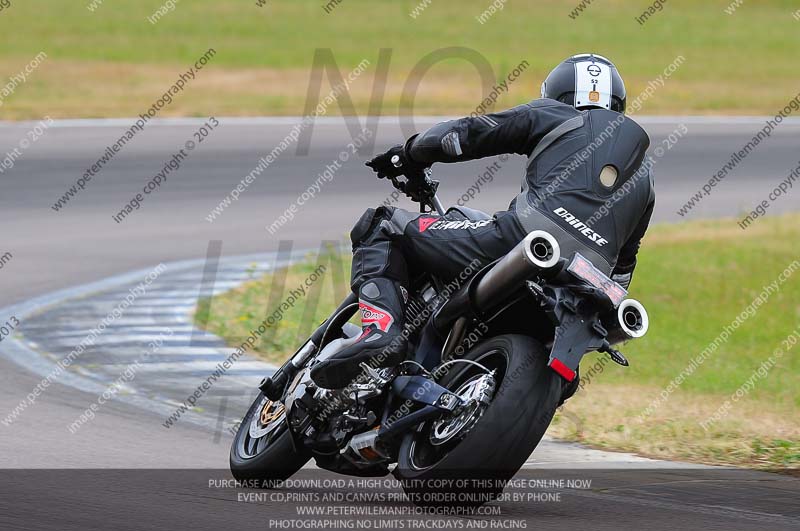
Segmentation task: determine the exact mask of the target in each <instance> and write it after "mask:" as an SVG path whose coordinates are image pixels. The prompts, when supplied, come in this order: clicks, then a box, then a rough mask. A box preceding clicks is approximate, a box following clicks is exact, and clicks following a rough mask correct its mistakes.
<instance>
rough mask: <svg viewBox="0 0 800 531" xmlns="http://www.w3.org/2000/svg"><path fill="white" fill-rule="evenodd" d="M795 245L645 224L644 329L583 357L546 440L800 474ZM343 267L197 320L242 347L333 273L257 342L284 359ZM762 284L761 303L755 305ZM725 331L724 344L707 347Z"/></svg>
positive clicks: (221, 303)
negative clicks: (618, 353)
mask: <svg viewBox="0 0 800 531" xmlns="http://www.w3.org/2000/svg"><path fill="white" fill-rule="evenodd" d="M798 241H800V215H798V214H790V215H784V216H779V217H772V218H764V219H760V220H758V222H757V223H756V224H754V225H753V226H751V227H750V228H748V229H747V230H744V231H743V230H741V229H739V228H738V226H737V225H736V222H735V221H734V220H716V221H703V222H691V223H684V224H678V225H662V226H656V227H653V228H652V229H651V230H650V232H649V233H648V236H647V238H646V241H645V242H644V244H643V250H642V253H641V257H640V264H639V267H638V268H637V272H636V278H635V281H634V289H633V291H632V293H631V296H633V297H635V298H637V299H639V300H641V301H642V302H644V304H645V305H646V307H647V308H648V312H649V314H650V318H651V323H652V324H651V329H650V332H649V333H648V335H647V336H646V337H645V338H643V339H642V340H639V341H636V342H632V343H629V344H627V345H624V347H623V348H622V350H623V351H624V352H625V353H626V354H627V356H628V358H629V359H630V360H631V366H630V367H628V368H622V367H619V366H616V365H615V364H613V363H611V362H608V361H607V358H606V357H604V356H601V355H589V356H588V357H587V358H586V359H585V360H584V363H583V364H582V366H581V370H582V374H583V388H582V389H581V390H579V392H578V393H577V394H576V396H575V397H573V398H572V399H571V400H570V401H569V402H567V404H566V405H565V406H564V407H563V408H562V410H561V411H560V412H559V414H558V415H557V417H556V420H555V422H554V424H553V426H552V428H551V433H552V434H553V435H555V436H558V437H562V438H566V439H570V440H575V441H580V442H583V443H585V444H589V445H592V446H596V447H600V448H606V449H616V450H625V451H632V452H636V453H639V454H642V455H647V456H652V457H659V458H671V459H681V460H687V461H694V462H702V463H711V464H735V465H739V466H747V467H754V468H782V469H787V468H791V469H798V468H800V423H798V417H797V411H798V408H800V393H799V392H798V390H800V361H799V360H800V357H798V355H797V353H798V352H799V351H800V344H798V345H795V344H794V340H792V339H791V338H792V337H795V338H800V336H799V335H797V334H798V332H800V262H798V261H797V260H798V256H797V242H798ZM348 261H349V258H348V257H341V256H337V255H335V254H331V255H324V254H323V255H322V257H321V258H317V257H312V258H311V259H310V261H309V262H307V263H303V264H298V265H297V266H293V267H292V268H290V269H289V270H283V271H279V272H276V273H275V274H272V275H268V276H266V277H264V278H260V279H254V280H253V281H252V282H250V283H248V284H245V285H243V286H241V287H240V288H237V289H235V290H233V291H231V292H228V293H226V294H223V295H220V296H218V297H216V298H215V299H214V300H213V302H212V303H210V302H209V301H203V302H202V303H201V305H200V307H199V311H198V314H197V315H198V318H199V320H200V321H204V320H207V321H206V322H207V323H208V324H207V328H208V329H209V330H210V331H212V332H214V333H216V334H218V335H221V336H222V337H224V338H226V339H227V340H228V341H229V342H230V343H231V344H232V345H235V344H238V343H240V342H241V340H242V338H244V337H246V336H247V334H248V333H249V330H251V329H253V328H254V327H257V326H258V324H259V323H260V322H261V321H262V320H263V319H264V316H265V315H269V314H270V313H271V312H274V308H275V303H274V302H271V301H281V300H283V299H284V298H285V297H287V296H288V294H289V290H290V289H292V288H294V289H298V288H297V286H299V285H301V284H303V283H304V282H305V281H306V279H307V278H308V276H309V274H310V273H311V272H312V271H314V270H315V269H316V268H317V267H318V264H320V263H326V264H329V265H328V266H327V269H326V272H325V274H324V275H323V278H322V279H321V280H320V281H319V282H316V283H315V284H314V285H313V286H311V288H310V289H309V290H308V294H307V295H306V296H305V297H306V299H305V303H304V304H299V305H296V306H295V307H294V308H291V309H289V310H288V311H286V312H285V314H284V316H283V318H282V320H281V321H280V322H279V323H278V324H277V325H276V327H275V330H274V333H273V334H272V335H269V336H267V338H266V339H264V341H263V342H262V343H260V344H259V345H257V349H258V351H259V352H261V353H262V355H263V356H264V357H265V358H266V359H269V360H270V361H273V362H276V363H277V362H281V361H283V360H284V359H285V358H286V357H287V356H288V355H290V354H291V353H292V352H293V351H294V348H296V347H297V344H298V342H299V341H300V340H302V339H304V337H305V336H306V335H307V333H308V332H309V331H310V329H311V328H312V327H313V325H314V323H317V322H319V321H321V320H322V319H324V318H325V317H327V315H328V313H329V312H330V310H331V308H333V306H334V305H335V304H336V303H337V302H338V300H339V299H340V298H341V297H343V295H344V293H345V292H346V289H347V288H346V285H347V280H346V279H347V276H348V275H347V271H348V269H349V268H348ZM792 264H794V266H793V265H792ZM787 268H788V269H787ZM792 268H795V269H796V270H791V269H792ZM790 270H791V271H790ZM787 272H788V274H787ZM781 274H783V277H782V278H783V280H782V281H780V282H779V283H777V284H776V282H778V278H779V276H781ZM281 285H283V286H285V287H284V288H283V289H280V288H279V287H280V286H281ZM770 285H772V286H774V289H772V290H771V291H770V294H769V297H768V300H766V301H764V302H763V304H762V305H760V306H759V307H754V306H753V301H754V300H756V299H757V298H760V294H761V293H762V292H763V290H764V287H765V286H770ZM276 286H278V287H276ZM209 305H211V306H209ZM265 308H267V309H268V310H266V311H265ZM748 308H749V309H748ZM211 310H213V311H211ZM737 319H738V324H736V325H735V328H734V326H733V325H732V324H733V323H734V322H737ZM726 327H728V329H729V330H730V333H729V337H727V338H726V340H725V341H717V348H715V349H713V351H709V350H708V347H709V345H711V344H713V343H714V342H715V340H717V339H718V338H720V337H721V333H722V332H723V330H725V328H726ZM793 334H794V335H793ZM237 341H238V343H237ZM776 349H781V352H782V354H781V355H780V356H776ZM704 351H706V355H704V356H702V357H700V355H701V353H702V352H704ZM698 359H702V361H701V362H699V363H698V362H697V360H698ZM770 359H772V360H773V361H774V363H769V360H770ZM692 360H695V361H694V362H692ZM689 367H691V371H688V370H687V368H689ZM682 374H683V375H684V376H683V377H680V376H681V375H682ZM662 393H663V396H664V399H661V398H660V397H662ZM654 400H656V401H657V402H654ZM726 402H727V404H728V406H727V407H726V406H725V404H726ZM648 408H649V409H648Z"/></svg>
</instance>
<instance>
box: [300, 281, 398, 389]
mask: <svg viewBox="0 0 800 531" xmlns="http://www.w3.org/2000/svg"><path fill="white" fill-rule="evenodd" d="M406 298H407V292H406V291H405V289H404V288H402V287H401V286H400V284H399V283H398V282H395V281H393V280H390V279H388V278H376V279H371V280H368V281H367V282H365V283H364V284H363V285H362V286H361V288H360V289H359V307H360V309H361V328H362V333H361V336H359V338H358V340H357V341H356V342H355V343H353V344H352V345H350V346H348V347H345V348H344V349H342V350H340V351H339V352H337V353H336V354H334V355H333V356H331V357H330V358H328V359H327V360H325V361H322V362H320V363H318V364H317V365H315V366H314V368H312V369H311V379H312V380H314V382H315V383H316V384H317V385H319V386H320V387H325V388H327V389H341V388H343V387H345V386H346V385H347V384H349V383H350V382H352V381H353V380H354V379H355V378H356V377H357V376H358V375H359V374H360V373H361V372H362V367H361V364H362V363H366V364H367V365H369V366H370V367H372V368H380V367H391V366H394V365H397V364H398V363H400V362H401V361H403V359H404V358H405V355H406V349H407V347H408V338H407V337H406V335H405V334H404V333H403V322H404V317H405V306H406V302H407V301H406Z"/></svg>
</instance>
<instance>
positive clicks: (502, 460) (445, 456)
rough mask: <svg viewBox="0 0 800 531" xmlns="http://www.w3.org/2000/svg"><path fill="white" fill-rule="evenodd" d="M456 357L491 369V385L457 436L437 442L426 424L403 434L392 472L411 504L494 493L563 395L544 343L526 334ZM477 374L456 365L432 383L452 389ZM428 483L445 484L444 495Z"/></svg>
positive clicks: (472, 501)
mask: <svg viewBox="0 0 800 531" xmlns="http://www.w3.org/2000/svg"><path fill="white" fill-rule="evenodd" d="M461 359H468V360H472V361H475V362H477V363H480V364H482V365H484V366H486V367H487V368H489V369H492V370H494V371H495V373H496V374H495V379H496V386H495V391H494V393H493V396H492V398H491V402H490V403H489V404H488V406H487V407H485V409H483V411H482V412H481V413H480V416H479V418H478V419H477V421H475V422H474V424H473V425H472V426H471V427H470V428H469V430H468V431H467V432H466V433H464V434H462V435H461V436H460V438H459V439H458V440H452V441H449V442H448V443H447V444H446V445H443V444H442V443H440V442H439V441H440V439H436V436H437V431H436V429H435V428H434V423H432V422H428V423H425V424H423V425H421V426H419V427H418V429H416V430H415V431H414V432H412V433H410V434H408V435H407V436H406V437H405V439H404V440H403V443H402V445H401V447H400V453H399V457H398V465H397V467H396V468H395V470H394V475H395V476H396V477H397V478H398V479H399V480H400V481H401V483H402V485H403V490H404V491H405V493H406V495H407V496H408V497H409V499H410V500H411V501H412V502H413V503H415V504H417V505H480V504H483V503H486V502H488V501H491V500H493V499H495V498H496V497H497V496H498V495H499V494H500V493H501V492H502V491H503V486H504V484H505V482H506V481H507V480H509V479H511V478H512V477H513V476H514V474H516V473H517V471H518V470H519V469H520V468H521V467H522V465H523V464H525V461H526V460H527V459H528V457H529V456H530V455H531V453H532V452H533V450H534V448H536V446H537V445H538V444H539V441H540V440H541V439H542V436H543V435H544V433H545V431H546V430H547V428H548V426H549V425H550V421H551V420H552V419H553V415H554V413H555V410H556V408H557V407H558V405H559V402H560V400H561V398H562V392H563V387H564V383H565V382H564V380H563V379H562V378H561V377H560V376H558V375H557V374H556V373H554V372H553V371H552V370H551V369H550V368H548V367H547V359H548V356H547V353H546V352H545V349H544V347H543V346H542V345H541V344H540V343H539V342H537V341H535V340H534V339H532V338H530V337H527V336H522V335H502V336H497V337H494V338H492V339H490V340H488V341H486V342H484V343H482V344H480V345H478V346H477V347H475V348H474V349H473V350H472V351H470V352H469V353H467V354H466V355H465V356H464V357H463V358H461ZM481 373H484V371H483V370H482V369H480V368H478V367H476V366H474V365H472V364H466V363H457V364H454V365H453V366H452V367H451V370H450V371H449V372H448V374H446V375H445V376H444V377H442V378H441V379H440V381H439V383H440V384H441V385H443V386H444V387H446V388H448V389H450V390H451V391H454V392H455V391H456V390H457V389H459V387H462V388H463V386H464V385H465V384H466V385H468V383H469V381H470V380H471V379H473V380H474V378H475V377H476V375H479V374H481ZM433 485H436V487H437V488H438V489H441V488H442V485H446V486H447V489H446V490H447V492H445V493H444V494H446V496H441V495H440V492H441V491H438V492H436V491H434V489H433V488H431V487H432V486H433Z"/></svg>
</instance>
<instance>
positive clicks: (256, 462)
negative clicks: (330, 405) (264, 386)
mask: <svg viewBox="0 0 800 531" xmlns="http://www.w3.org/2000/svg"><path fill="white" fill-rule="evenodd" d="M309 458H310V455H309V454H308V452H306V451H305V450H304V449H302V448H295V444H294V440H293V438H292V434H291V433H290V432H289V425H288V422H287V420H286V409H285V408H284V405H283V403H281V402H273V401H272V400H270V399H268V398H267V397H265V396H264V395H263V394H262V393H259V395H258V398H256V400H255V402H253V404H252V405H251V406H250V409H249V410H248V411H247V414H245V416H244V418H243V419H242V424H241V425H240V426H239V430H238V431H237V433H236V437H234V439H233V444H232V445H231V455H230V466H231V473H232V474H233V477H235V478H236V479H238V480H263V481H279V480H284V479H288V478H289V477H291V476H292V475H293V474H294V473H295V472H297V471H298V470H300V469H301V468H302V467H303V465H304V464H306V462H308V460H309Z"/></svg>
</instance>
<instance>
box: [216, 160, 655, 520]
mask: <svg viewBox="0 0 800 531" xmlns="http://www.w3.org/2000/svg"><path fill="white" fill-rule="evenodd" d="M394 162H395V164H396V165H398V166H399V161H394ZM402 177H404V179H401V178H400V177H395V178H392V179H391V181H392V184H393V185H394V187H395V188H397V189H398V190H399V191H401V192H403V193H405V194H406V195H408V196H409V197H411V198H412V200H414V201H417V202H419V205H420V212H434V211H435V212H437V213H438V214H439V215H443V214H444V209H443V207H442V205H441V202H440V201H439V199H438V197H437V194H436V192H437V189H438V186H439V182H438V181H434V180H432V179H431V173H430V169H426V170H423V171H415V172H411V171H408V172H406V174H405V175H403V176H402ZM462 212H463V211H462ZM467 215H468V216H470V219H473V218H474V217H475V216H476V215H479V214H478V213H476V211H467ZM481 219H485V218H481ZM475 269H476V271H475V272H474V274H471V275H468V278H466V279H463V282H460V283H456V284H454V282H453V281H452V280H450V282H449V283H448V282H446V281H445V279H441V278H438V277H437V276H436V273H435V272H428V273H425V274H424V275H422V276H420V277H419V278H415V279H413V280H412V282H411V284H410V287H411V289H410V290H409V291H410V293H409V302H408V306H407V310H406V319H405V321H406V328H405V329H404V330H403V333H404V334H405V335H406V337H408V345H409V351H408V356H407V357H406V359H405V361H402V362H401V363H400V364H398V365H397V366H395V367H390V368H379V369H376V368H373V367H371V366H369V365H367V364H362V369H363V371H362V374H361V375H360V376H359V377H358V378H356V380H355V381H354V382H353V383H352V384H350V385H349V386H347V387H346V388H344V389H341V390H329V389H324V388H319V387H317V386H316V385H315V384H314V382H313V381H312V380H311V378H310V376H309V373H310V370H311V368H312V367H313V366H314V364H316V363H318V362H320V361H322V360H325V359H327V358H329V357H330V356H332V355H333V354H335V353H336V352H338V351H339V350H340V349H342V348H344V347H346V346H348V345H350V344H352V343H354V342H355V341H356V340H357V338H358V336H359V335H360V333H361V329H360V327H358V326H356V325H354V324H352V323H350V322H349V320H350V319H351V318H352V317H353V316H354V315H355V313H356V312H357V310H358V300H357V298H356V296H355V295H354V294H352V293H351V294H350V295H349V296H348V297H347V298H345V300H344V301H342V303H341V304H340V305H339V306H338V308H336V310H335V311H334V312H333V313H332V314H331V315H330V317H329V318H328V319H326V320H325V321H324V322H323V323H322V324H321V325H320V326H319V327H318V328H317V329H316V330H315V331H314V332H313V334H312V335H311V336H310V337H309V338H308V340H307V341H306V342H305V343H304V344H303V345H302V346H301V347H300V348H299V349H298V350H297V352H296V353H295V354H294V355H293V356H292V357H291V358H290V359H289V360H288V361H286V363H285V364H284V365H283V366H282V367H281V368H280V369H278V370H277V371H276V372H275V373H274V374H273V375H272V376H271V377H269V378H265V379H264V380H262V382H261V384H260V385H259V387H260V393H259V395H258V397H257V398H256V400H255V401H254V402H253V404H252V405H251V406H250V408H249V410H248V411H247V413H246V414H245V416H244V418H243V419H242V422H241V424H240V427H239V429H238V432H237V434H236V436H235V438H234V441H233V443H232V446H231V452H230V468H231V472H232V474H233V476H234V477H235V478H236V479H238V480H247V481H253V480H257V481H262V482H267V483H269V484H270V485H273V484H275V482H280V481H282V480H285V479H288V478H289V477H291V476H292V475H293V474H295V473H296V472H297V471H298V470H300V469H301V468H302V467H303V466H304V465H305V464H306V463H307V462H308V461H309V460H310V459H312V458H313V459H314V460H315V461H316V465H317V466H318V467H320V468H322V469H326V470H330V471H333V472H337V473H340V474H346V475H353V476H383V475H387V474H389V473H390V472H391V473H393V474H394V476H395V477H396V478H397V479H398V480H399V482H400V484H401V485H402V487H403V490H404V491H405V493H406V495H407V496H408V497H409V499H410V500H411V501H412V502H414V503H416V504H419V505H438V504H442V503H443V502H442V500H443V499H446V500H450V501H452V500H459V501H460V502H461V503H464V504H467V505H479V504H481V503H485V502H487V501H490V500H492V499H495V498H496V497H497V496H498V495H499V494H500V493H501V492H502V490H503V487H504V485H505V483H506V482H507V481H508V480H509V479H511V478H512V477H513V476H514V474H516V473H517V471H518V470H519V469H520V468H521V467H522V466H523V464H524V463H525V461H526V460H527V459H528V457H529V456H530V455H531V453H532V452H533V450H534V449H535V448H536V446H537V445H538V444H539V441H540V440H541V438H542V436H543V435H544V433H545V431H546V430H547V428H548V426H549V425H550V422H551V420H552V418H553V415H554V414H555V411H556V409H557V408H558V407H559V406H560V405H561V404H562V403H563V402H564V400H566V399H567V398H569V397H570V396H571V395H572V394H573V393H574V392H575V390H576V388H577V384H578V381H579V377H578V365H579V363H580V361H581V359H582V358H583V356H584V355H586V354H587V353H589V352H592V351H599V352H603V353H606V354H608V355H609V356H611V358H612V359H613V360H614V361H615V362H617V363H618V364H620V365H622V366H627V365H628V360H627V359H626V358H625V356H624V355H623V354H622V353H621V352H619V351H618V350H617V349H616V348H614V346H615V345H617V344H619V343H621V342H623V341H627V340H629V339H635V338H639V337H642V336H644V335H645V333H646V332H647V329H648V326H649V320H648V316H647V312H646V310H645V308H644V307H643V306H642V304H640V303H639V302H638V301H636V300H634V299H629V298H626V297H627V292H626V290H625V289H624V288H623V287H622V286H620V285H619V284H617V283H615V282H614V281H612V280H611V279H610V278H608V276H606V275H605V274H604V273H603V272H601V271H600V270H598V269H597V268H596V267H595V266H594V265H593V264H592V263H591V262H590V261H589V260H587V259H586V258H584V257H583V256H582V255H581V254H580V253H574V254H573V255H572V256H568V257H567V256H561V251H560V248H559V244H558V241H557V240H556V239H555V238H554V237H553V236H552V235H550V234H549V233H547V232H545V231H533V232H531V233H529V234H528V235H527V236H526V237H525V238H524V239H523V240H522V241H521V242H519V244H518V245H516V246H515V247H514V248H513V249H512V250H511V251H510V252H509V253H508V254H507V255H505V256H503V257H502V258H500V259H498V260H496V261H495V262H494V263H491V264H489V265H486V266H485V267H480V268H479V267H476V268H475ZM392 467H393V468H392ZM267 483H265V484H267ZM434 485H435V486H436V488H437V489H441V488H442V485H446V486H447V490H448V492H449V493H450V494H451V496H448V497H446V498H442V497H436V496H431V495H430V493H431V491H432V490H433V486H434Z"/></svg>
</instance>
